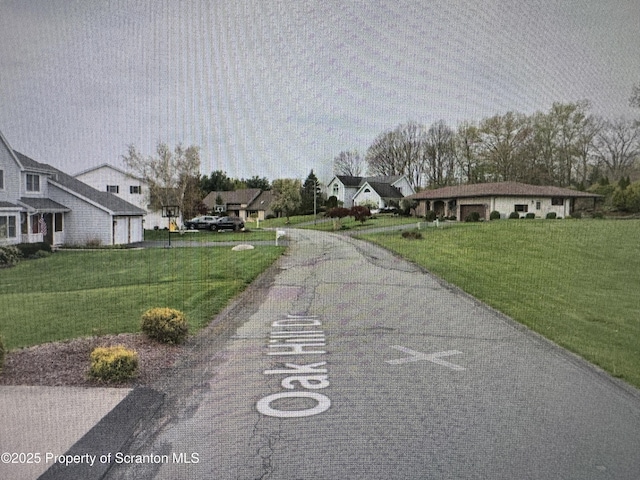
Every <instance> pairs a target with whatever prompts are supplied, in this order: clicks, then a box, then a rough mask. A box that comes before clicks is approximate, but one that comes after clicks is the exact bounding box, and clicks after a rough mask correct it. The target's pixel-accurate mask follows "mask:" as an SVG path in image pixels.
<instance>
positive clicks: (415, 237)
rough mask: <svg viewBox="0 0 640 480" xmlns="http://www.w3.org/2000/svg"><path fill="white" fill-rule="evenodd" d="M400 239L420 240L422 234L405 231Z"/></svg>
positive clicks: (414, 231)
mask: <svg viewBox="0 0 640 480" xmlns="http://www.w3.org/2000/svg"><path fill="white" fill-rule="evenodd" d="M402 238H409V239H412V240H420V239H421V238H422V233H420V232H418V231H416V230H405V231H404V232H402Z"/></svg>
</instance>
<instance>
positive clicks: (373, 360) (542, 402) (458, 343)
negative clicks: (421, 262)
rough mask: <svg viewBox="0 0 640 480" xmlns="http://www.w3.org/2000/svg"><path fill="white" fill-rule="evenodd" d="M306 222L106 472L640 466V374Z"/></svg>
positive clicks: (245, 475) (352, 475)
mask: <svg viewBox="0 0 640 480" xmlns="http://www.w3.org/2000/svg"><path fill="white" fill-rule="evenodd" d="M289 237H290V238H291V239H292V242H291V246H290V249H289V252H288V254H287V255H286V256H284V257H283V258H281V259H280V261H279V263H278V264H277V266H276V267H275V268H273V269H272V270H271V271H270V273H269V274H267V275H266V276H263V277H262V278H261V279H260V281H259V282H258V283H257V284H255V285H253V286H252V287H250V289H249V290H247V292H246V293H245V294H244V295H243V296H242V297H241V298H240V299H239V301H238V302H236V303H235V304H234V305H233V306H231V307H230V308H229V309H227V310H226V311H225V312H224V313H223V314H222V315H221V316H219V317H218V318H217V319H216V321H215V322H214V324H213V325H211V326H210V327H209V328H208V329H207V331H206V332H205V333H204V334H203V336H202V337H201V338H200V341H199V343H198V344H197V345H195V346H194V348H193V351H192V354H191V355H189V357H188V359H186V360H185V362H184V363H182V364H181V365H179V366H177V367H176V369H175V371H174V372H172V374H171V375H169V376H168V377H167V379H166V380H165V381H164V383H161V384H158V385H156V386H155V388H157V389H158V390H160V391H162V392H164V393H165V394H166V397H165V403H164V405H163V406H162V407H161V408H160V410H159V411H158V414H157V415H156V416H155V417H154V418H153V419H152V420H151V421H148V422H145V423H143V424H142V425H141V426H140V428H139V429H138V432H137V434H136V435H135V436H134V437H133V438H132V439H131V441H130V442H129V445H128V448H127V449H126V450H123V452H120V453H121V455H120V459H121V461H120V463H118V462H115V461H113V462H112V468H111V469H110V470H109V472H108V474H107V477H106V478H109V479H152V478H153V479H171V480H175V479H187V478H188V479H286V480H290V479H367V480H371V479H385V480H388V479H488V478H491V479H580V480H586V479H630V480H631V479H633V480H637V479H638V478H639V476H640V455H639V452H640V394H639V392H638V391H637V390H635V389H633V388H631V387H627V386H625V385H623V384H621V383H620V382H619V381H617V380H615V379H612V378H611V377H609V376H608V375H606V374H604V373H602V372H600V371H599V370H597V369H595V368H594V367H592V366H590V365H589V364H587V363H586V362H584V361H583V360H581V359H579V358H576V357H575V356H573V355H572V354H569V353H567V352H565V351H563V350H562V349H560V348H558V347H556V346H554V345H552V344H551V343H550V342H548V341H546V340H544V339H541V338H540V337H538V336H537V335H535V334H532V333H530V332H528V331H527V330H525V329H524V328H521V327H520V326H518V325H517V324H515V323H514V322H512V321H511V320H510V319H508V318H506V317H504V316H503V315H501V314H499V313H497V312H495V311H493V310H491V309H489V308H488V307H486V306H484V305H483V304H481V303H479V302H477V301H476V300H474V299H473V298H470V297H469V296H467V295H465V294H464V293H462V292H460V291H458V290H457V289H455V288H453V287H451V286H449V285H447V284H445V283H444V282H441V281H440V280H438V279H437V278H435V277H433V276H431V275H430V274H428V273H426V272H424V271H422V270H420V269H419V268H417V267H415V266H413V265H412V264H409V263H407V262H405V261H402V260H400V259H398V258H396V257H394V256H392V255H391V254H389V253H387V252H386V251H384V250H382V249H379V248H377V247H373V246H371V245H368V244H365V243H362V242H359V241H357V240H354V239H351V238H347V237H343V236H338V235H333V234H328V233H322V232H315V231H305V230H290V232H289ZM523 288H529V287H528V286H523ZM110 453H112V454H114V455H115V453H117V452H110ZM122 454H126V455H130V456H129V457H125V456H124V455H122ZM136 455H141V456H140V457H137V456H136ZM142 455H144V456H142ZM114 458H115V457H114ZM135 462H144V463H135Z"/></svg>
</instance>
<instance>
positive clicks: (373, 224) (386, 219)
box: [301, 214, 424, 232]
mask: <svg viewBox="0 0 640 480" xmlns="http://www.w3.org/2000/svg"><path fill="white" fill-rule="evenodd" d="M318 220H327V219H326V218H324V217H319V219H318ZM419 221H420V220H419V219H417V218H413V217H400V216H397V215H389V214H381V215H376V216H375V217H372V218H369V219H367V220H366V221H365V222H364V223H362V222H358V221H356V220H354V219H353V217H345V218H343V219H341V220H340V223H339V224H340V225H341V227H342V228H340V229H339V230H338V231H340V230H365V229H369V228H380V227H393V226H396V225H408V224H414V225H415V224H417V223H418V222H419ZM423 222H424V220H423ZM301 228H309V229H313V230H323V231H325V232H333V231H334V222H333V220H332V219H328V221H323V222H321V223H320V222H319V223H317V224H316V225H305V226H303V227H301Z"/></svg>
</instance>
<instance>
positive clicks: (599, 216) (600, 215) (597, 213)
mask: <svg viewBox="0 0 640 480" xmlns="http://www.w3.org/2000/svg"><path fill="white" fill-rule="evenodd" d="M592 216H593V218H604V213H602V212H593V215H592Z"/></svg>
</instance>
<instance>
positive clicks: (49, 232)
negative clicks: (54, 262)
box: [43, 213, 53, 245]
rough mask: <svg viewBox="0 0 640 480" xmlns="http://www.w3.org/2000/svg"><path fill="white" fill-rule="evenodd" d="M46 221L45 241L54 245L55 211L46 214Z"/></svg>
mask: <svg viewBox="0 0 640 480" xmlns="http://www.w3.org/2000/svg"><path fill="white" fill-rule="evenodd" d="M44 223H45V225H46V230H45V231H44V232H43V233H44V235H43V238H44V242H45V243H48V244H49V245H53V213H45V214H44Z"/></svg>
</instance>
